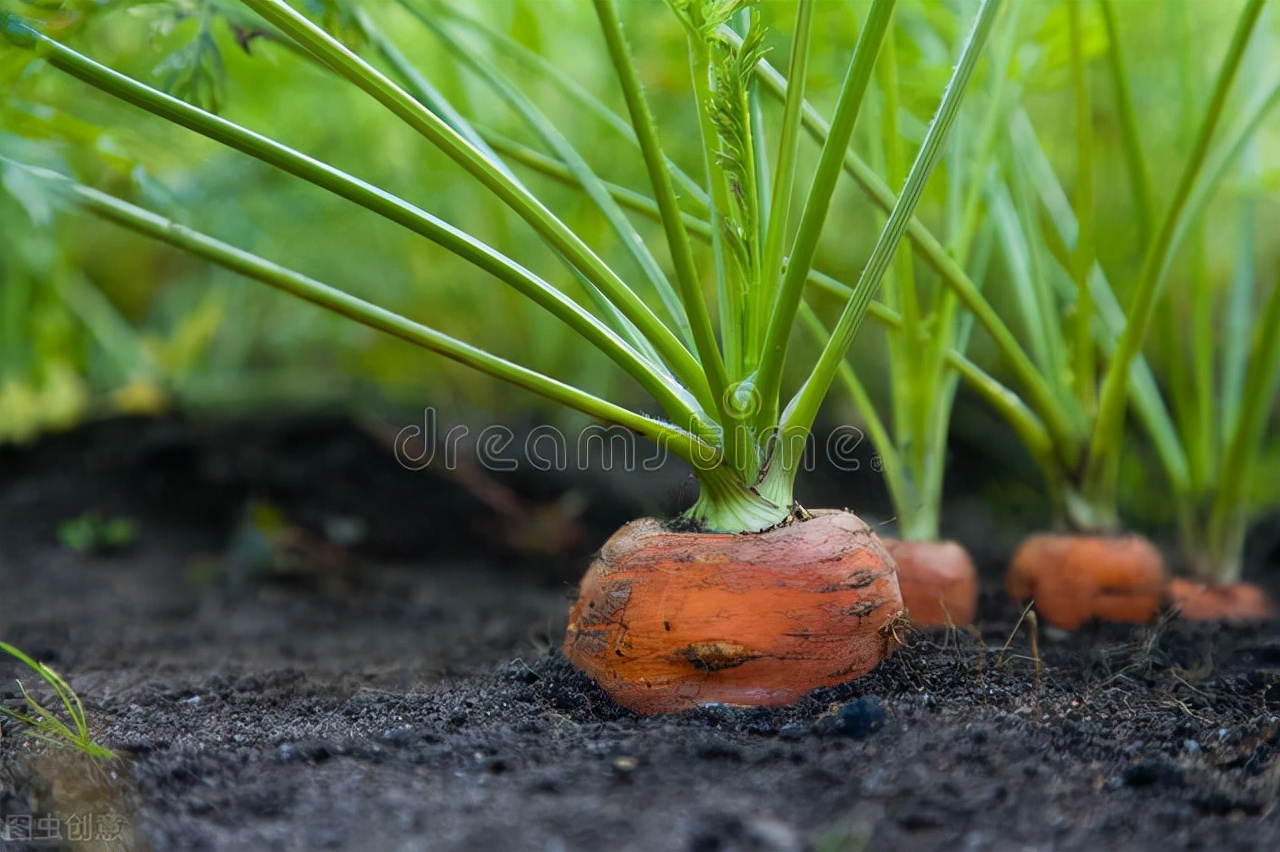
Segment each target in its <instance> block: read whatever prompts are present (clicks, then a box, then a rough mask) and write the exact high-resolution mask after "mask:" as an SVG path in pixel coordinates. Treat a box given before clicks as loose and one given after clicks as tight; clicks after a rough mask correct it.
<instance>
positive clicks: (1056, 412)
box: [756, 60, 1085, 467]
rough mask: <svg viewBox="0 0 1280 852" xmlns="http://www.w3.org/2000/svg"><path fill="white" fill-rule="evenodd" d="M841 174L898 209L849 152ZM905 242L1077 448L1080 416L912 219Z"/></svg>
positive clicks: (811, 128) (768, 79)
mask: <svg viewBox="0 0 1280 852" xmlns="http://www.w3.org/2000/svg"><path fill="white" fill-rule="evenodd" d="M756 72H757V74H758V75H759V77H760V81H761V82H762V83H763V84H764V87H765V89H766V90H768V91H769V93H770V94H772V95H773V96H774V97H775V98H777V99H779V100H784V99H785V98H786V94H787V91H788V90H789V86H788V84H787V81H786V80H785V79H784V78H783V76H782V75H781V74H780V73H778V71H777V69H775V68H774V67H773V66H771V65H770V64H769V63H768V62H766V61H763V60H762V61H761V62H760V63H759V64H758V65H757V66H756ZM803 123H804V127H805V130H806V131H807V132H808V133H809V135H810V136H811V137H812V138H813V139H814V140H816V141H817V142H818V143H819V144H822V143H824V142H825V141H826V140H827V138H828V137H829V134H830V125H828V124H827V122H826V120H825V119H824V118H822V116H821V115H820V114H819V113H818V111H817V110H816V109H814V108H813V107H812V106H811V105H809V104H808V103H806V104H805V106H804V115H803ZM844 171H845V173H846V174H847V175H849V177H851V178H852V179H853V181H854V183H856V184H857V185H858V187H859V188H860V189H861V190H862V191H863V193H864V194H865V195H866V196H867V198H869V199H870V200H871V201H872V202H873V203H874V204H875V205H876V206H877V207H879V208H880V209H881V210H882V211H883V212H885V213H888V212H890V211H892V210H893V209H894V207H895V206H896V205H897V203H898V198H897V196H895V195H894V193H893V191H892V190H891V189H889V187H888V186H886V185H885V183H884V181H882V180H881V179H880V177H879V176H878V175H877V174H876V173H875V171H874V170H873V169H872V168H871V167H870V166H868V165H867V164H866V163H865V162H864V161H863V160H862V159H861V158H860V157H858V156H857V155H856V154H855V153H853V152H852V151H849V152H847V153H846V155H845V159H844ZM906 237H907V239H908V240H910V241H911V243H912V245H913V246H914V247H915V250H916V252H917V254H918V255H919V256H920V258H921V260H923V261H924V262H925V264H926V265H927V266H928V267H929V268H930V269H932V270H933V271H934V272H935V273H937V275H938V276H939V278H941V279H942V282H943V284H944V285H945V286H946V287H948V288H949V289H951V290H952V291H954V292H955V294H956V297H957V298H958V299H959V300H960V302H961V303H962V304H963V305H964V307H965V309H966V310H968V311H969V312H970V313H972V314H973V315H974V317H975V318H976V319H977V321H978V322H979V323H980V324H981V325H982V327H983V328H984V329H985V330H986V331H987V333H988V334H989V335H991V338H992V340H993V341H994V343H995V345H996V348H997V349H998V350H999V352H1000V354H1001V356H1002V357H1003V358H1004V360H1005V362H1006V363H1007V364H1008V367H1009V369H1010V370H1011V371H1012V372H1013V374H1014V377H1015V378H1017V380H1018V383H1019V384H1020V386H1021V387H1022V389H1023V393H1024V394H1025V395H1026V397H1027V401H1028V403H1029V404H1030V405H1031V407H1032V408H1033V409H1034V410H1035V411H1036V412H1037V414H1038V415H1039V417H1040V418H1041V419H1042V420H1043V421H1044V424H1045V426H1046V427H1047V428H1048V429H1049V431H1050V432H1051V433H1052V434H1053V436H1054V442H1055V444H1056V445H1057V446H1059V447H1063V448H1070V447H1078V446H1079V445H1080V442H1081V440H1082V436H1083V434H1084V429H1085V424H1084V421H1083V418H1081V417H1080V416H1079V412H1077V411H1072V410H1068V409H1066V408H1064V407H1063V405H1062V403H1061V402H1060V401H1059V400H1058V399H1057V397H1056V396H1055V395H1054V393H1053V391H1052V389H1051V388H1050V386H1049V383H1048V382H1047V381H1046V379H1045V377H1044V376H1043V375H1042V374H1041V373H1040V372H1039V371H1038V370H1037V369H1036V367H1035V364H1033V363H1032V361H1031V359H1030V358H1029V357H1028V356H1027V353H1026V350H1024V349H1023V348H1022V346H1021V344H1019V343H1018V339H1017V337H1016V336H1015V335H1014V334H1013V332H1011V331H1010V330H1009V327H1008V326H1007V325H1005V323H1004V321H1003V320H1002V319H1001V318H1000V315H999V314H998V313H997V312H996V311H995V309H994V308H993V307H992V306H991V303H990V302H988V301H987V300H986V298H985V297H983V295H982V292H981V290H980V289H979V288H978V287H977V286H976V285H975V284H974V283H973V281H972V280H971V279H970V278H969V277H968V275H966V274H965V272H964V270H963V269H962V268H961V267H960V266H959V264H957V263H956V261H955V259H954V258H953V257H951V255H950V254H949V253H948V252H947V250H946V248H945V247H944V246H943V245H942V243H941V242H940V241H939V240H938V238H937V237H935V236H934V235H933V233H932V232H930V230H929V229H928V228H927V227H926V226H925V225H924V223H922V222H920V221H919V220H918V219H915V218H912V219H911V221H910V223H909V224H908V225H907V231H906ZM1064 465H1065V466H1066V467H1074V462H1073V461H1072V460H1070V459H1065V460H1064Z"/></svg>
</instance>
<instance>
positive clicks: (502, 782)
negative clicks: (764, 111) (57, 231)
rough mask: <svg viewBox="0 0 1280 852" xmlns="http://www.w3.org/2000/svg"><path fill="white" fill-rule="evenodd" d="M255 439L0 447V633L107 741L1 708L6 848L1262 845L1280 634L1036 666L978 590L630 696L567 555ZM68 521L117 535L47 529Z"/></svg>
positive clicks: (412, 482) (1026, 638)
mask: <svg viewBox="0 0 1280 852" xmlns="http://www.w3.org/2000/svg"><path fill="white" fill-rule="evenodd" d="M282 428H283V427H274V426H272V427H261V428H260V427H255V428H252V429H242V428H233V429H227V428H221V429H215V430H213V431H211V432H210V431H202V430H199V429H194V428H193V427H188V426H185V425H182V424H173V423H168V424H164V423H160V424H108V425H105V426H98V427H95V428H93V429H90V430H88V431H87V432H82V433H77V434H76V435H75V436H64V437H63V438H59V439H52V440H48V441H45V442H43V443H42V444H41V445H39V446H37V447H36V448H34V449H30V450H26V451H23V452H17V451H14V450H5V451H3V453H2V454H0V639H3V640H5V641H8V642H10V643H12V644H14V645H17V646H18V647H21V648H23V649H25V650H27V651H28V652H30V653H31V654H33V655H34V656H36V657H38V658H39V659H42V660H45V661H47V662H49V663H50V664H51V665H52V666H53V667H54V668H56V669H57V670H59V671H60V672H63V673H64V674H66V675H67V677H68V679H69V681H70V683H71V685H72V686H73V687H74V688H75V689H76V691H78V692H79V694H80V695H81V696H82V697H83V698H84V700H85V703H86V705H87V708H88V712H89V717H90V721H91V726H92V728H93V731H94V733H95V735H96V737H97V739H98V740H99V741H100V742H103V743H104V744H107V745H109V746H111V747H112V748H114V749H115V750H116V751H117V752H118V754H119V758H118V759H117V760H115V761H113V762H109V763H102V762H98V763H94V762H92V761H90V760H88V759H87V758H82V757H78V756H75V755H74V754H73V753H70V752H67V751H66V750H58V749H50V748H47V747H44V746H40V745H39V744H37V743H35V742H33V741H32V740H30V738H28V737H24V736H22V735H21V733H20V729H19V726H18V725H16V724H15V723H13V722H11V721H5V722H4V725H3V737H2V738H0V752H2V754H0V818H3V822H0V828H3V829H4V830H5V831H8V832H9V834H8V835H7V836H8V838H9V839H8V840H0V849H5V850H8V849H11V848H12V849H21V848H28V847H30V848H37V849H49V848H56V847H58V846H60V845H73V844H74V845H77V846H81V847H83V848H94V847H97V848H143V849H228V850H231V849H235V850H242V849H244V850H254V849H326V848H327V849H423V848H431V849H483V850H503V849H513V850H535V849H536V850H542V849H547V850H559V849H637V850H655V849H676V850H691V852H713V850H734V849H741V850H790V849H797V850H798V849H815V850H823V852H846V850H847V851H848V852H853V850H861V849H912V850H915V849H939V850H961V849H975V850H986V849H995V850H1002V849H1010V850H1012V849H1018V850H1022V849H1045V850H1049V849H1053V850H1059V849H1060V850H1095V849H1161V850H1168V849H1209V850H1253V849H1256V850H1274V849H1277V848H1280V808H1278V807H1277V801H1280V624H1277V623H1267V624H1258V625H1251V626H1235V627H1228V626H1219V625H1189V624H1184V623H1180V622H1177V621H1173V620H1167V619H1166V620H1163V621H1161V622H1160V623H1157V624H1154V625H1149V626H1142V627H1123V626H1117V625H1092V626H1089V627H1087V628H1086V629H1084V630H1082V631H1080V632H1077V633H1075V634H1065V633H1059V632H1056V631H1052V630H1047V629H1043V628H1041V629H1040V631H1039V635H1038V640H1039V641H1038V643H1037V644H1038V652H1039V655H1040V662H1041V664H1042V665H1041V666H1040V667H1039V668H1038V667H1037V665H1036V661H1035V660H1034V658H1033V652H1032V646H1031V642H1030V637H1031V631H1030V630H1029V628H1028V625H1027V624H1026V623H1023V624H1022V625H1021V626H1020V627H1019V628H1018V629H1016V630H1015V623H1016V622H1017V619H1018V615H1019V612H1018V610H1017V609H1015V608H1014V607H1012V606H1011V605H1009V604H1007V603H1005V602H1003V600H1002V599H1001V598H1000V596H999V595H998V594H996V591H995V590H996V587H997V585H996V583H995V582H994V578H992V580H991V581H989V583H988V585H990V586H991V589H992V591H991V593H990V594H989V595H987V596H986V597H984V600H983V602H982V606H981V607H980V621H979V624H978V627H977V628H975V629H974V630H973V631H968V632H967V631H945V630H938V631H922V632H918V633H915V634H913V635H912V636H911V637H910V639H909V645H908V647H907V648H906V649H905V650H903V651H901V652H900V653H899V654H898V655H896V656H895V657H893V658H892V659H891V660H889V661H888V662H887V663H885V664H882V665H881V667H880V668H879V669H877V670H876V671H874V672H873V673H872V674H871V675H869V676H867V677H865V678H862V679H861V680H858V681H856V682H854V683H850V684H847V685H844V686H842V687H839V688H836V689H831V690H824V691H820V692H817V693H814V694H812V695H811V696H810V697H808V698H807V699H806V700H805V701H803V702H802V703H801V704H800V705H798V706H796V707H794V708H789V709H786V710H778V711H741V710H729V709H723V708H706V709H703V710H699V711H696V712H693V713H690V714H686V715H682V716H676V717H664V718H641V717H637V716H635V715H633V714H631V713H629V712H627V711H624V710H620V709H618V708H617V707H615V706H613V705H612V704H610V702H609V701H608V699H607V698H606V697H605V696H604V695H603V694H602V693H601V692H600V691H599V690H598V689H597V688H596V687H595V686H594V685H593V684H592V683H591V682H590V681H588V680H587V679H585V678H584V677H583V676H581V675H579V674H578V673H576V672H575V671H574V670H573V669H572V668H571V667H570V666H569V665H568V664H567V663H566V662H565V660H564V659H563V657H561V656H560V655H559V653H558V652H557V651H556V650H555V646H556V644H557V643H558V641H559V639H560V636H561V634H562V631H563V622H564V616H565V612H566V609H567V606H568V599H569V597H570V595H571V594H572V578H574V577H575V576H576V575H578V574H579V573H580V572H581V570H582V569H583V567H584V566H585V555H582V554H579V555H575V556H572V557H564V558H561V559H559V560H549V559H546V558H531V557H527V556H517V555H514V554H513V553H503V552H500V551H499V549H498V548H496V547H495V545H494V540H493V532H492V529H493V528H492V527H486V526H484V524H481V525H480V526H478V527H477V526H475V525H474V524H472V523H471V521H473V520H474V519H476V518H480V519H483V518H484V515H485V511H486V509H485V507H484V506H483V505H482V504H478V503H476V501H475V499H474V498H473V497H472V496H471V495H470V494H469V493H468V492H466V491H464V490H460V489H459V488H458V487H457V486H456V484H454V483H451V482H444V481H434V480H432V481H428V480H425V479H423V478H422V476H423V475H422V474H418V475H410V476H409V477H408V479H405V476H403V474H404V472H403V471H400V470H398V469H395V468H394V461H392V460H390V459H388V458H386V457H385V456H384V454H383V452H382V449H381V448H379V447H378V446H377V445H376V443H374V442H372V441H366V440H365V439H363V438H362V437H361V436H360V434H359V433H356V432H355V431H354V430H352V429H349V428H344V427H334V426H331V427H326V428H324V429H319V430H312V431H311V432H309V433H308V434H309V437H308V439H307V440H306V441H303V440H300V439H299V438H298V434H297V432H296V431H289V430H288V429H285V430H284V431H283V432H282V431H281V429H282ZM282 442H283V444H282ZM286 446H287V449H288V450H289V451H288V452H283V451H282V450H283V448H285V447H286ZM414 476H416V477H417V478H416V479H415V478H413V477H414ZM415 489H416V490H415ZM596 504H597V506H605V507H606V508H604V509H600V512H601V514H600V516H599V518H598V519H597V520H599V522H600V523H602V524H603V523H607V522H611V520H610V518H609V517H608V515H609V511H610V510H609V509H608V501H607V500H606V499H604V498H599V499H598V500H597V501H596ZM264 506H267V507H269V508H270V511H265V510H264V508H263V507H264ZM624 508H626V507H624ZM89 509H97V510H99V511H100V512H103V513H105V514H107V515H123V516H128V517H130V518H132V519H133V520H134V521H135V522H136V524H137V528H138V535H137V538H136V540H135V541H134V542H133V543H132V544H130V545H129V546H127V547H125V548H123V549H121V550H118V551H114V552H107V553H98V554H89V553H83V552H77V551H75V550H72V549H70V548H68V547H67V546H66V545H64V544H61V543H59V541H58V536H57V534H56V530H57V526H58V524H59V523H60V522H61V521H65V520H67V519H68V518H74V517H77V516H80V515H81V514H82V513H84V512H85V511H86V510H89ZM611 510H612V511H614V512H617V511H620V510H619V509H618V508H616V506H615V507H614V508H612V509H611ZM264 513H265V514H264ZM264 517H269V520H264ZM623 517H625V515H624V516H623ZM467 519H470V520H467ZM597 520H592V518H591V517H590V515H589V516H588V518H587V520H586V521H584V524H585V533H584V534H585V536H586V538H587V539H590V537H591V536H593V535H599V533H598V532H597V531H596V530H595V528H594V524H595V523H596V522H597ZM618 520H620V519H618ZM356 522H359V523H356ZM353 526H357V527H360V534H359V535H355V534H350V530H351V529H352V528H353ZM282 529H283V532H282ZM606 529H607V527H606ZM326 530H327V531H328V535H326ZM335 530H337V531H339V532H342V531H343V530H346V531H347V533H348V534H343V535H339V534H337V533H335V532H334V531H335ZM335 538H337V539H341V540H352V541H358V543H356V544H353V545H351V546H343V545H340V544H337V543H335V542H334V540H333V539H335ZM259 539H261V540H259ZM264 543H265V544H264ZM263 546H265V547H266V548H267V552H268V554H269V555H270V558H268V559H265V560H264V559H262V558H260V557H261V556H262V550H261V548H262V547H263ZM255 547H257V548H258V549H257V550H255V549H254V548H255ZM410 553H416V555H412V556H410V555H409V554H410ZM254 554H257V555H256V556H255V555H254ZM264 566H265V567H264ZM19 674H21V673H20V672H19V670H18V668H17V667H15V666H12V665H7V664H4V665H0V678H2V683H3V685H0V698H2V699H3V700H4V701H5V703H6V704H7V705H8V706H10V707H18V706H20V704H21V702H20V700H19V699H18V697H17V695H16V690H15V688H14V687H13V677H14V676H15V675H19ZM24 682H26V683H28V684H30V683H31V678H30V676H29V673H28V674H27V676H26V677H25V678H24ZM23 832H26V833H25V834H24V833H23ZM55 836H56V837H61V838H62V840H61V841H58V840H54V839H52V838H53V837H55ZM28 837H29V838H34V839H32V840H30V841H28V840H26V839H24V838H28ZM41 838H43V839H41ZM79 841H87V843H79Z"/></svg>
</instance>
